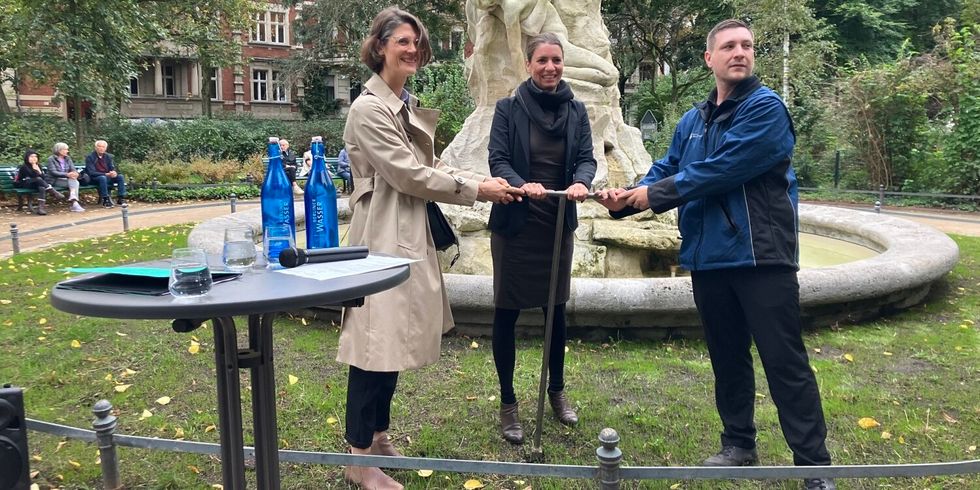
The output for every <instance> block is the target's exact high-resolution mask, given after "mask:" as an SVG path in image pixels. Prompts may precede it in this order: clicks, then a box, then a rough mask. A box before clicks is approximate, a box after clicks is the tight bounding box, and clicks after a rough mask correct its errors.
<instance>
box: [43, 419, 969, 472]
mask: <svg viewBox="0 0 980 490" xmlns="http://www.w3.org/2000/svg"><path fill="white" fill-rule="evenodd" d="M26 422H27V423H26V426H27V428H28V429H30V430H33V431H36V432H43V433H45V434H53V435H56V436H60V437H67V438H69V439H76V440H81V441H86V442H95V441H96V435H95V431H92V430H87V429H80V428H77V427H71V426H67V425H61V424H55V423H52V422H45V421H42V420H34V419H30V418H29V419H26ZM113 440H114V441H115V442H116V444H117V445H119V446H124V447H132V448H139V449H150V450H161V451H171V452H181V453H193V454H220V451H221V449H220V446H219V445H218V444H215V443H208V442H194V441H177V440H173V439H159V438H156V437H141V436H130V435H121V434H114V435H113ZM245 455H246V456H247V457H252V456H253V455H254V451H253V448H251V447H248V446H246V447H245ZM279 459H280V460H281V461H283V462H287V463H299V464H322V465H331V466H373V467H377V468H399V469H419V468H423V469H429V470H435V471H448V472H453V473H470V474H476V473H480V474H495V475H517V476H552V477H560V478H595V476H596V472H597V468H596V467H595V466H578V465H552V464H530V463H516V462H503V461H475V460H465V459H435V458H410V457H393V456H362V455H356V454H350V453H324V452H313V451H293V450H282V449H280V450H279ZM620 472H621V474H620V476H622V477H623V478H624V479H627V480H640V479H643V480H646V479H661V480H663V479H669V480H695V479H698V480H702V479H719V480H724V479H731V478H738V479H752V480H761V479H767V480H775V479H788V478H803V477H811V478H812V477H829V478H896V477H924V476H940V475H969V474H977V473H980V460H977V459H974V460H967V461H950V462H941V463H912V464H879V465H835V466H739V467H724V466H717V467H702V466H694V467H691V466H633V467H626V468H622V469H620Z"/></svg>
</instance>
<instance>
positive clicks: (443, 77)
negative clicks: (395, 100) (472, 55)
mask: <svg viewBox="0 0 980 490" xmlns="http://www.w3.org/2000/svg"><path fill="white" fill-rule="evenodd" d="M411 83H412V85H413V87H412V90H413V92H414V93H415V95H416V96H417V97H418V98H419V102H420V103H421V104H422V106H423V107H426V108H430V109H438V110H440V111H441V113H440V116H439V122H438V123H437V124H436V134H435V147H436V148H435V152H436V155H438V154H440V153H442V150H444V149H445V148H446V146H448V145H449V142H450V141H452V139H453V137H455V136H456V133H459V131H460V130H461V129H463V123H464V122H465V121H466V117H467V116H469V115H470V114H471V113H472V112H473V109H474V106H473V99H472V98H471V97H470V94H469V91H468V90H467V87H466V78H465V77H464V76H463V64H462V63H460V62H451V61H447V62H442V63H434V64H431V65H426V66H425V67H423V68H422V69H421V70H419V72H418V73H417V74H416V75H415V76H414V77H412V81H411Z"/></svg>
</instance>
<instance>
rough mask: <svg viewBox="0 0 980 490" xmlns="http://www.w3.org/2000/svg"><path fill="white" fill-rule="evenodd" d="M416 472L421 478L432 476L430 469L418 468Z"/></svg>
mask: <svg viewBox="0 0 980 490" xmlns="http://www.w3.org/2000/svg"><path fill="white" fill-rule="evenodd" d="M416 473H418V474H419V476H421V477H422V478H428V477H430V476H432V470H418V471H417V472H416Z"/></svg>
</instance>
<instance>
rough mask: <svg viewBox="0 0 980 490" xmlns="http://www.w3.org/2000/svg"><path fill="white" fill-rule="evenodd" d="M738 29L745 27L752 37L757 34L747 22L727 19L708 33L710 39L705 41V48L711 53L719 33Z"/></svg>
mask: <svg viewBox="0 0 980 490" xmlns="http://www.w3.org/2000/svg"><path fill="white" fill-rule="evenodd" d="M738 27H744V28H745V29H747V30H748V31H749V33H750V34H752V37H755V33H754V32H752V28H751V27H749V25H748V24H746V23H745V22H742V21H741V20H738V19H725V20H723V21H721V22H719V23H717V24H715V26H714V27H712V28H711V31H709V32H708V39H707V40H706V41H705V48H706V49H707V50H708V51H711V48H712V47H714V44H715V36H716V35H717V34H718V33H719V32H721V31H724V30H725V29H735V28H738Z"/></svg>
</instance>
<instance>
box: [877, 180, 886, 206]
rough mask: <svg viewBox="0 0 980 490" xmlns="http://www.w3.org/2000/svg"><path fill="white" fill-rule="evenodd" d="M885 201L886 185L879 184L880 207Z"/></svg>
mask: <svg viewBox="0 0 980 490" xmlns="http://www.w3.org/2000/svg"><path fill="white" fill-rule="evenodd" d="M884 203H885V186H884V185H882V184H878V204H877V205H878V207H881V205H882V204H884Z"/></svg>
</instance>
